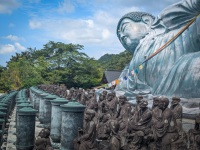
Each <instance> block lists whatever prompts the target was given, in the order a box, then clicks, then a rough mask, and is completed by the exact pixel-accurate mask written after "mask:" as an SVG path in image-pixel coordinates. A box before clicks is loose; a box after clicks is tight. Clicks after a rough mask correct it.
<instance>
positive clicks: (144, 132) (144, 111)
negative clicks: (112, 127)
mask: <svg viewBox="0 0 200 150" xmlns="http://www.w3.org/2000/svg"><path fill="white" fill-rule="evenodd" d="M139 106H140V109H139V110H137V111H135V114H134V115H133V117H132V118H131V120H130V122H129V124H128V132H129V133H130V135H129V136H128V137H129V139H130V140H129V142H128V143H129V146H128V147H129V149H141V148H142V149H146V148H147V145H148V144H147V142H148V141H147V140H145V139H148V135H149V134H150V133H151V119H152V112H151V111H150V110H149V108H148V107H147V106H148V102H147V100H145V99H143V100H141V102H140V104H139Z"/></svg>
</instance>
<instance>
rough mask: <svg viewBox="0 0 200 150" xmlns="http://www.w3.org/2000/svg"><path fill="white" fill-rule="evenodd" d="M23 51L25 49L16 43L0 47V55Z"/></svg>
mask: <svg viewBox="0 0 200 150" xmlns="http://www.w3.org/2000/svg"><path fill="white" fill-rule="evenodd" d="M25 50H26V48H25V47H24V46H22V45H21V44H20V43H18V42H16V43H14V45H13V44H5V45H0V54H8V53H14V52H17V51H25Z"/></svg>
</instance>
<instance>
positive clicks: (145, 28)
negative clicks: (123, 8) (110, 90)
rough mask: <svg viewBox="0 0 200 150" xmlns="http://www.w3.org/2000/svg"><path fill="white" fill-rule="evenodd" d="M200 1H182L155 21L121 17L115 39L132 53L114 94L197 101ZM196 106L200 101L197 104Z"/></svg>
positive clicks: (135, 14) (135, 15) (142, 16)
mask: <svg viewBox="0 0 200 150" xmlns="http://www.w3.org/2000/svg"><path fill="white" fill-rule="evenodd" d="M199 14H200V0H182V1H180V2H178V3H175V4H173V5H171V6H168V7H167V8H165V9H164V10H163V11H161V12H160V14H159V15H158V16H157V17H154V16H153V15H151V14H149V13H144V12H131V13H128V14H125V15H124V16H123V17H122V18H121V19H120V20H119V22H118V25H117V36H118V38H119V40H120V42H121V44H122V45H123V46H124V48H125V49H127V50H129V51H131V52H132V53H133V58H132V60H131V61H130V64H129V65H128V66H127V67H126V68H125V69H124V71H123V72H122V75H121V77H122V76H124V75H126V76H127V80H124V81H121V82H120V84H118V86H117V87H116V91H124V93H125V95H127V96H132V97H134V96H136V95H137V94H144V95H145V94H152V95H166V96H169V97H172V96H179V97H181V98H187V99H196V98H200V15H199ZM199 102H200V101H199Z"/></svg>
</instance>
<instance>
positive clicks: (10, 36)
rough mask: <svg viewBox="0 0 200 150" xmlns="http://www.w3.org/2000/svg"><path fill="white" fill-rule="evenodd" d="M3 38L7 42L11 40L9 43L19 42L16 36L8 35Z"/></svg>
mask: <svg viewBox="0 0 200 150" xmlns="http://www.w3.org/2000/svg"><path fill="white" fill-rule="evenodd" d="M3 38H5V39H9V40H11V41H19V40H20V38H19V37H18V36H16V35H11V34H10V35H8V36H6V37H3Z"/></svg>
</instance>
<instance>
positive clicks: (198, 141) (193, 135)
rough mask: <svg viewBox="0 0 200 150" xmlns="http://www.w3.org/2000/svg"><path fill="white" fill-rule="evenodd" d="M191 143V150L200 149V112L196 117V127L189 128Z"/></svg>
mask: <svg viewBox="0 0 200 150" xmlns="http://www.w3.org/2000/svg"><path fill="white" fill-rule="evenodd" d="M188 134H189V144H190V147H189V148H190V150H199V149H200V114H199V115H198V116H197V117H196V119H195V127H194V129H190V130H189V133H188Z"/></svg>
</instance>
